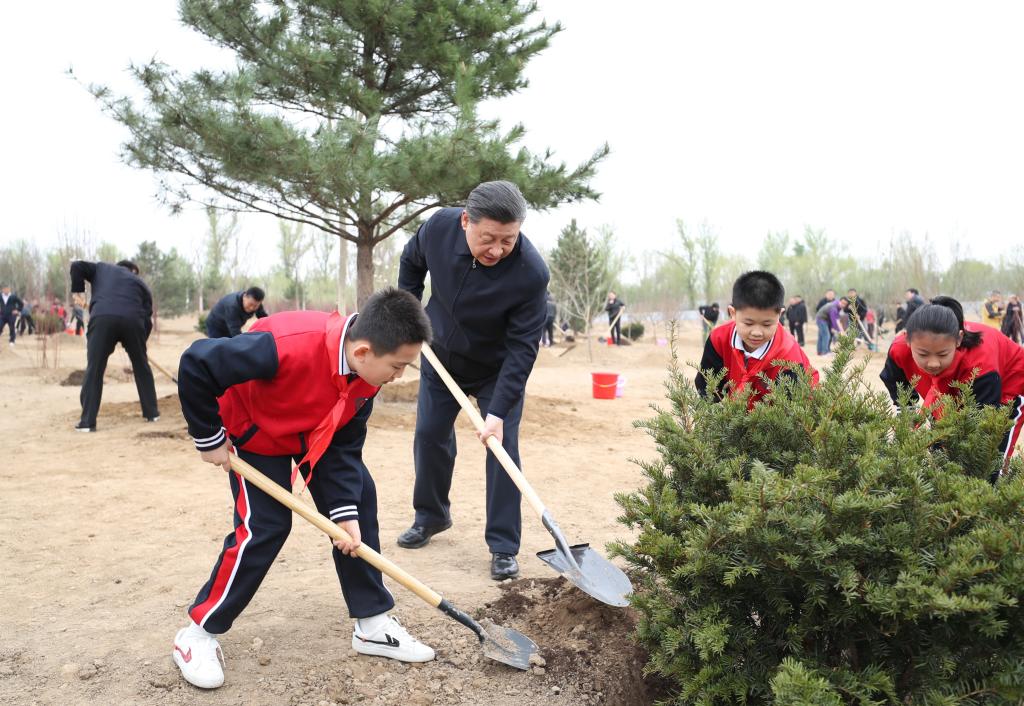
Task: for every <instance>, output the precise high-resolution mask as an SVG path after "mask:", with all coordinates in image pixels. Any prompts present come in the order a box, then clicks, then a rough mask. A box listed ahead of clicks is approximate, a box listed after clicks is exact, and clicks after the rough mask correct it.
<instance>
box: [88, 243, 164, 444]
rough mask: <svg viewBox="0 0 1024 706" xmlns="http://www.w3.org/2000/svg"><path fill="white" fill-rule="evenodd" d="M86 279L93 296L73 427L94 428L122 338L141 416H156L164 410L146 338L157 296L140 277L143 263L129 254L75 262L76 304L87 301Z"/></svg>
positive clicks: (154, 418)
mask: <svg viewBox="0 0 1024 706" xmlns="http://www.w3.org/2000/svg"><path fill="white" fill-rule="evenodd" d="M86 282H89V283H90V284H91V285H92V296H91V297H90V299H89V326H88V329H87V330H86V336H87V338H86V361H87V362H86V366H85V379H84V380H83V381H82V394H81V402H82V419H81V421H79V422H78V424H77V425H76V426H75V429H76V430H77V431H85V432H91V431H96V415H97V413H98V412H99V409H100V399H101V398H102V396H103V373H104V372H106V369H107V359H108V358H109V357H110V354H111V353H113V352H114V346H116V345H117V344H118V343H120V344H121V345H122V346H124V349H125V351H127V353H128V358H129V360H131V362H132V375H133V377H134V378H135V387H136V389H137V390H138V391H139V402H140V404H141V405H142V416H143V417H144V418H145V419H146V421H148V422H155V421H157V420H158V419H160V411H159V409H157V404H156V386H155V384H154V383H153V371H152V370H150V368H149V360H148V359H147V358H146V339H148V338H149V333H150V331H152V330H153V296H152V294H150V291H149V287H147V286H146V283H145V282H143V281H142V278H141V277H139V268H138V267H137V266H136V265H135V263H133V262H130V261H129V260H121V261H120V262H119V263H117V265H111V264H110V263H107V262H86V261H84V260H76V261H74V262H72V263H71V293H72V295H73V299H74V303H75V304H76V305H78V306H83V305H84V304H85V283H86Z"/></svg>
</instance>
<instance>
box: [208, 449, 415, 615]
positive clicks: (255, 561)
mask: <svg viewBox="0 0 1024 706" xmlns="http://www.w3.org/2000/svg"><path fill="white" fill-rule="evenodd" d="M235 451H236V452H237V453H238V455H239V456H240V457H241V458H242V460H244V461H246V462H248V463H249V464H250V465H252V466H254V467H256V468H257V469H259V470H260V471H261V472H262V473H263V474H264V475H266V476H267V477H269V478H270V479H271V480H273V481H274V482H275V483H277V484H278V485H280V486H281V487H283V488H287V489H288V490H291V474H292V466H291V461H292V459H291V457H290V456H261V455H259V454H254V453H249V452H247V451H245V450H244V449H241V448H237V447H236V449H235ZM300 458H301V457H299V456H296V457H295V461H296V463H297V462H298V461H299V459H300ZM228 475H229V476H230V477H231V495H232V497H233V498H234V501H235V519H234V527H235V528H234V530H233V531H232V532H231V534H229V535H228V536H227V537H225V538H224V548H223V549H222V550H221V552H220V556H219V557H218V558H217V563H216V564H215V565H214V567H213V572H212V573H211V574H210V579H209V581H207V582H206V585H205V586H203V588H202V589H201V590H200V591H199V595H198V596H196V600H195V602H194V603H193V604H192V607H191V608H189V616H190V617H191V618H192V620H193V621H195V623H196V624H197V625H199V626H200V627H202V628H204V629H206V630H207V631H208V632H212V633H215V634H220V633H224V632H227V631H228V629H229V628H230V627H231V624H232V623H233V622H234V620H235V618H237V617H238V616H239V614H241V612H242V611H243V610H245V607H246V606H247V605H249V601H251V600H252V597H253V596H254V595H256V589H258V588H259V587H260V584H261V583H262V582H263V577H264V576H266V575H267V572H268V571H269V570H270V566H271V565H272V564H273V563H274V559H276V558H277V554H278V552H280V551H281V547H282V546H284V542H285V540H286V539H287V538H288V533H289V532H291V529H292V511H291V510H290V509H288V508H287V507H285V506H284V505H282V504H281V503H279V502H278V501H276V500H274V498H272V497H270V496H269V495H267V494H266V493H264V492H263V491H262V490H260V489H259V488H257V487H256V486H254V485H252V484H251V483H248V482H246V481H245V479H243V478H242V477H241V476H239V475H238V474H237V473H230V474H228ZM318 480H319V476H318V474H317V472H316V471H314V472H313V478H312V480H311V481H310V483H309V492H310V494H311V495H312V496H313V502H314V503H315V504H316V507H317V510H319V511H320V512H321V513H322V514H324V515H327V514H328V512H329V511H330V509H329V508H328V507H326V506H324V505H322V503H321V493H320V483H319V482H318ZM359 533H360V534H361V535H362V542H363V544H366V545H367V546H369V547H371V548H372V549H374V550H376V551H380V537H379V529H378V525H377V487H376V486H375V485H374V483H373V478H372V477H371V476H370V474H369V473H366V472H364V473H363V496H362V497H361V498H360V500H359ZM324 540H325V541H327V542H329V541H330V540H329V539H327V538H326V537H325V538H324ZM331 551H332V554H333V556H334V568H335V570H336V571H337V573H338V580H339V581H341V593H342V596H343V597H344V598H345V603H346V605H347V606H348V612H349V615H350V616H351V617H353V618H368V617H370V616H371V615H378V614H380V613H386V612H387V611H389V610H391V608H393V607H394V605H395V600H394V598H393V597H392V595H391V592H390V591H388V589H387V588H386V587H385V586H384V580H383V577H382V576H381V573H380V571H378V570H377V569H375V568H373V567H372V566H370V565H369V564H368V563H366V562H365V561H363V560H362V559H360V558H358V557H348V556H345V555H344V554H342V553H341V552H340V551H338V550H337V549H335V548H333V547H332V548H331Z"/></svg>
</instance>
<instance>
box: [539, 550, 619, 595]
mask: <svg viewBox="0 0 1024 706" xmlns="http://www.w3.org/2000/svg"><path fill="white" fill-rule="evenodd" d="M569 551H571V552H572V559H575V563H574V562H573V561H572V560H570V559H569V557H567V556H566V555H565V553H564V552H563V551H562V550H560V549H548V550H547V551H543V552H537V556H538V557H539V558H540V560H541V561H543V562H544V563H545V564H547V565H548V566H550V567H552V568H553V569H554V570H555V571H557V572H558V573H560V574H561V575H562V576H564V577H565V578H567V579H568V580H569V581H572V582H573V583H574V584H575V585H576V587H577V588H579V589H580V590H581V591H583V592H584V593H586V594H588V595H590V596H593V597H594V598H596V599H597V600H599V601H601V602H602V603H607V604H608V605H613V606H616V607H619V608H624V607H625V606H628V605H629V595H630V594H631V593H632V592H633V585H632V584H631V583H630V582H629V579H628V578H627V577H626V574H624V573H623V572H622V569H620V568H619V567H617V566H615V564H613V563H611V562H610V561H608V560H607V559H605V558H604V557H603V556H601V555H600V554H599V553H598V552H596V551H594V550H593V549H591V548H590V545H589V544H574V545H572V546H571V547H569ZM577 566H578V567H579V570H577V569H576V567H577Z"/></svg>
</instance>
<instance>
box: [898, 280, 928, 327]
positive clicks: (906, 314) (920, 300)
mask: <svg viewBox="0 0 1024 706" xmlns="http://www.w3.org/2000/svg"><path fill="white" fill-rule="evenodd" d="M904 298H905V299H906V300H907V305H906V308H905V309H904V310H903V320H904V321H906V320H907V319H909V318H910V315H911V314H913V313H914V312H915V311H917V310H918V309H920V308H921V307H922V306H924V305H925V301H924V297H922V296H921V293H920V292H918V291H917V290H916V289H914V288H913V287H911V288H910V289H908V290H907V292H906V294H905V295H904Z"/></svg>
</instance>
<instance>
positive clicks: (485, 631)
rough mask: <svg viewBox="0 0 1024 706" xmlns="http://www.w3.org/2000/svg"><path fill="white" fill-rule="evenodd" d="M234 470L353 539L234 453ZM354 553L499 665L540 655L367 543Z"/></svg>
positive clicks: (520, 664) (328, 530)
mask: <svg viewBox="0 0 1024 706" xmlns="http://www.w3.org/2000/svg"><path fill="white" fill-rule="evenodd" d="M231 469H232V470H233V471H234V472H235V473H237V474H238V475H240V476H242V477H243V478H245V479H246V480H247V481H249V482H250V483H252V484H253V485H255V486H256V487H257V488H259V489H260V490H262V491H263V492H264V493H266V494H267V495H269V496H270V497H272V498H274V499H275V500H277V501H278V502H279V503H281V504H282V505H284V506H285V507H287V508H290V509H291V510H292V511H293V512H294V513H295V514H297V515H301V516H302V517H303V518H304V519H306V520H308V521H309V522H310V523H311V524H312V525H314V526H315V527H317V529H320V530H322V531H323V532H324V533H325V534H327V535H328V536H329V537H331V538H332V539H340V540H342V541H348V540H349V539H351V538H350V537H349V535H348V533H347V532H345V530H343V529H341V528H340V527H338V525H336V524H335V523H333V522H331V521H330V520H329V519H327V518H326V517H324V516H323V515H321V514H320V513H319V512H317V511H316V510H314V509H313V508H311V507H309V506H308V505H306V504H305V503H302V502H300V501H299V500H298V499H297V498H296V497H295V496H294V495H292V494H291V493H290V492H288V491H287V490H286V489H284V488H282V487H281V486H279V485H278V484H277V483H275V482H274V481H272V480H270V479H269V478H267V477H266V476H265V475H263V474H262V473H260V472H259V471H258V470H256V469H255V468H253V467H252V466H250V465H249V464H248V463H246V462H245V461H243V460H242V459H240V458H239V457H238V456H236V455H234V454H231ZM355 553H356V555H357V556H358V557H359V558H360V559H362V560H363V561H365V562H367V563H368V564H370V565H372V566H374V567H375V568H377V569H380V570H381V572H383V573H385V574H387V575H388V576H390V577H391V578H392V579H394V580H395V581H397V582H398V583H400V584H402V585H403V586H405V587H406V588H408V589H409V590H410V591H412V592H413V593H415V594H416V595H417V596H419V597H420V598H422V599H423V600H424V601H426V602H427V603H429V604H430V605H432V606H434V607H435V608H437V609H438V610H440V611H441V612H442V613H444V614H445V615H447V616H448V617H449V618H454V619H455V620H457V621H459V622H460V623H462V624H463V625H465V626H466V627H467V628H469V629H470V630H472V631H473V632H475V633H476V636H477V637H478V638H479V639H480V644H481V646H482V647H483V650H484V656H485V657H490V658H491V659H493V660H494V661H496V662H501V663H502V664H507V665H509V666H512V667H515V668H516V669H529V668H530V657H531V656H532V655H537V654H538V652H537V645H536V643H534V641H533V640H531V639H530V638H528V637H527V636H526V635H523V634H522V633H519V632H516V631H515V630H512V629H511V628H503V627H501V626H500V625H496V624H494V623H489V624H488V625H487V627H484V626H483V625H481V624H480V623H478V622H477V621H475V620H473V619H472V618H471V617H469V616H468V615H466V614H465V613H463V612H462V611H461V610H459V609H458V608H456V607H455V606H453V605H452V604H451V603H449V602H448V601H446V600H445V599H444V598H442V597H441V594H439V593H437V592H436V591H433V590H432V589H431V588H430V587H429V586H427V585H426V584H424V583H423V582H421V581H419V580H418V579H417V578H415V577H414V576H412V575H411V574H408V573H406V572H405V571H404V570H403V569H402V568H401V567H399V566H398V565H397V564H395V563H394V562H392V561H391V560H390V559H385V558H384V557H383V556H381V555H380V554H378V553H377V552H375V551H374V550H373V549H371V548H370V547H368V546H366V545H365V544H360V545H359V548H358V549H356V551H355Z"/></svg>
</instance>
